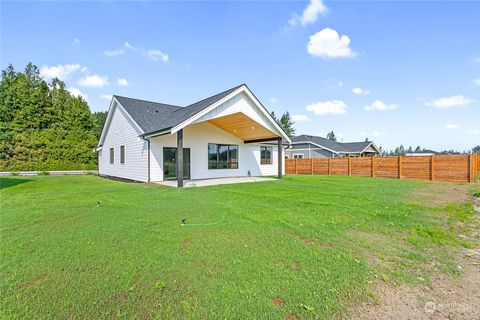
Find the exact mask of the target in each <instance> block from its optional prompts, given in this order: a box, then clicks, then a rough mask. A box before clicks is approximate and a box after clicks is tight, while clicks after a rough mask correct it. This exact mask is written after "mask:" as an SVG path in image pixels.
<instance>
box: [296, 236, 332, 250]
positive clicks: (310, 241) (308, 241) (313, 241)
mask: <svg viewBox="0 0 480 320" xmlns="http://www.w3.org/2000/svg"><path fill="white" fill-rule="evenodd" d="M291 236H292V237H294V238H296V239H298V240H300V241H302V242H303V243H305V244H312V245H315V246H317V247H319V248H323V249H330V248H331V247H332V246H331V245H330V244H328V243H321V242H319V241H318V240H317V239H309V238H304V237H302V236H301V235H299V234H298V233H291Z"/></svg>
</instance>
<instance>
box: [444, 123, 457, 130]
mask: <svg viewBox="0 0 480 320" xmlns="http://www.w3.org/2000/svg"><path fill="white" fill-rule="evenodd" d="M445 128H447V129H457V128H458V126H457V125H456V124H453V123H447V124H446V125H445Z"/></svg>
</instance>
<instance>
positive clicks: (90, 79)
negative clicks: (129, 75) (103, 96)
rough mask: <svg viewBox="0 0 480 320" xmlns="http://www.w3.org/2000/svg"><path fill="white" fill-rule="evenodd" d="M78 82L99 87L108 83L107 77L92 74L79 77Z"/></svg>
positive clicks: (91, 86)
mask: <svg viewBox="0 0 480 320" xmlns="http://www.w3.org/2000/svg"><path fill="white" fill-rule="evenodd" d="M78 84H79V85H81V86H84V87H90V88H101V87H105V86H107V85H108V77H102V76H99V75H96V74H93V75H90V76H86V77H84V78H82V79H80V80H79V81H78Z"/></svg>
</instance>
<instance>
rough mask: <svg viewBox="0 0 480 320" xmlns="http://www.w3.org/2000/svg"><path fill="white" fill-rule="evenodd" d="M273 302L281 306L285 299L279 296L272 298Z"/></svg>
mask: <svg viewBox="0 0 480 320" xmlns="http://www.w3.org/2000/svg"><path fill="white" fill-rule="evenodd" d="M272 303H273V304H274V305H275V306H276V307H281V306H283V300H282V299H280V298H279V297H275V298H272Z"/></svg>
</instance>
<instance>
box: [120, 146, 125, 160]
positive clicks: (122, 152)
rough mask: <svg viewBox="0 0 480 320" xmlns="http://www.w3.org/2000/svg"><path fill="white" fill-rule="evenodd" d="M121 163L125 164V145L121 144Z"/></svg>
mask: <svg viewBox="0 0 480 320" xmlns="http://www.w3.org/2000/svg"><path fill="white" fill-rule="evenodd" d="M120 163H121V164H125V146H120Z"/></svg>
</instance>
